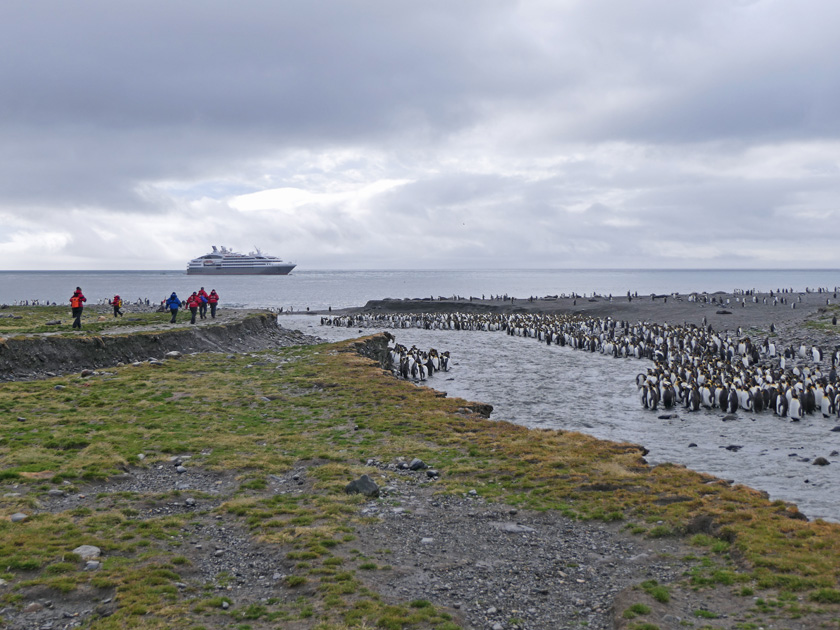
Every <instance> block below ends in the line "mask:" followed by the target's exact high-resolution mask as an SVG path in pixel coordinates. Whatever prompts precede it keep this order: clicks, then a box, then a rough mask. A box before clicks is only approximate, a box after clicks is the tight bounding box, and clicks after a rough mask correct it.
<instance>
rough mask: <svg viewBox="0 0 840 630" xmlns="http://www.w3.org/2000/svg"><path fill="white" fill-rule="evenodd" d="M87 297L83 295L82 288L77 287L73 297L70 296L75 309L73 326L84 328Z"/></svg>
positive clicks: (72, 306)
mask: <svg viewBox="0 0 840 630" xmlns="http://www.w3.org/2000/svg"><path fill="white" fill-rule="evenodd" d="M85 302H87V298H86V297H85V296H84V295H82V288H81V287H76V290H75V291H73V297H71V298H70V308H71V309H73V328H78V329H79V330H81V329H82V311H83V310H84V308H85Z"/></svg>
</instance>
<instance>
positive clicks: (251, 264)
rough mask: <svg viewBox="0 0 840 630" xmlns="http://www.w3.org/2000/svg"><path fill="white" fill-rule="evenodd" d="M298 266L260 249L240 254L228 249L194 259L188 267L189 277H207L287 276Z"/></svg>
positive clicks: (215, 249)
mask: <svg viewBox="0 0 840 630" xmlns="http://www.w3.org/2000/svg"><path fill="white" fill-rule="evenodd" d="M296 266H297V265H295V264H294V263H287V262H283V261H282V260H280V259H279V258H277V256H269V255H267V254H263V253H262V252H261V251H260V250H259V249H257V250H256V251H253V252H250V253H248V254H240V253H239V252H235V251H233V250H230V249H228V248H226V247H219V248H216V246H215V245H213V251H212V252H210V253H209V254H204V256H199V257H198V258H193V259H192V260H191V261H190V262H189V264H188V265H187V275H206V276H229V275H230V276H237V275H238V276H285V275H287V274H288V273H289V272H290V271H291V270H292V269H294V268H295V267H296Z"/></svg>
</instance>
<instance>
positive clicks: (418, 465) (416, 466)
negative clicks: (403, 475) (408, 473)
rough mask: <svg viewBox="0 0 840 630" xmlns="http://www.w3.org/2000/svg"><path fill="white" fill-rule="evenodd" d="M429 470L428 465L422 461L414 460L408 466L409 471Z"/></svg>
mask: <svg viewBox="0 0 840 630" xmlns="http://www.w3.org/2000/svg"><path fill="white" fill-rule="evenodd" d="M425 468H428V466H426V463H425V462H424V461H423V460H422V459H418V458H416V457H415V458H414V459H412V460H411V463H410V464H409V465H408V469H409V470H423V469H425Z"/></svg>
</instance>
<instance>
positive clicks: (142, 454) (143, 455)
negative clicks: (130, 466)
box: [137, 453, 146, 462]
mask: <svg viewBox="0 0 840 630" xmlns="http://www.w3.org/2000/svg"><path fill="white" fill-rule="evenodd" d="M137 459H139V460H140V461H141V462H142V461H143V460H144V459H146V455H145V454H144V453H137Z"/></svg>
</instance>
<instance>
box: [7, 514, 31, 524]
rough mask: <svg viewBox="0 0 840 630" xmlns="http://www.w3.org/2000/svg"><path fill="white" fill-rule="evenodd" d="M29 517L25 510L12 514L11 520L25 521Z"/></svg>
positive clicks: (16, 521)
mask: <svg viewBox="0 0 840 630" xmlns="http://www.w3.org/2000/svg"><path fill="white" fill-rule="evenodd" d="M28 518H29V515H28V514H24V513H23V512H15V513H14V514H12V515H11V516H10V517H9V520H11V521H12V523H20V522H22V521H25V520H26V519H28Z"/></svg>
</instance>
